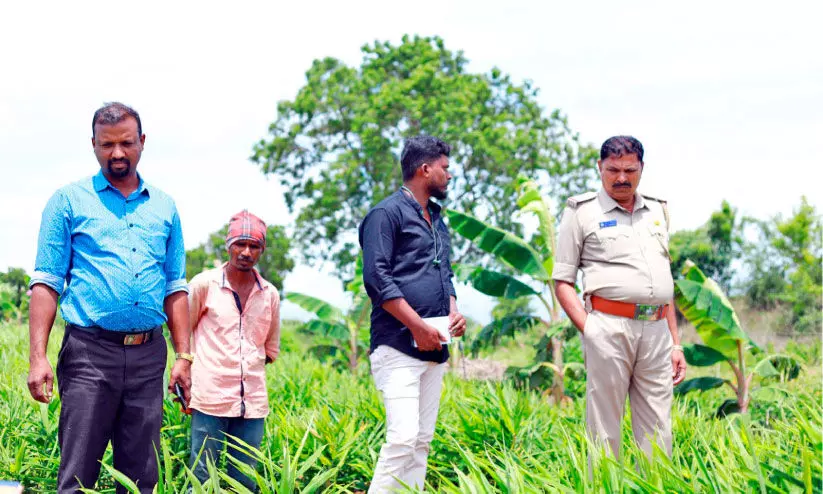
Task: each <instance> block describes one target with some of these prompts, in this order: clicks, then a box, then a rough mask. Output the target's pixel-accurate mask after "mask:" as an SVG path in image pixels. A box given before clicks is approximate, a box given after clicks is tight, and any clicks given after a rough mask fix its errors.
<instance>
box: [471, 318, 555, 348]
mask: <svg viewBox="0 0 823 494" xmlns="http://www.w3.org/2000/svg"><path fill="white" fill-rule="evenodd" d="M541 323H542V321H541V320H540V318H539V317H534V316H508V317H504V318H501V319H497V320H495V321H492V322H490V323H489V324H487V325H485V326H483V328H482V329H481V330H480V332H479V333H478V334H477V336H476V337H475V338H474V340H473V341H472V344H471V348H470V352H471V353H472V355H475V356H476V355H477V353H478V352H479V351H480V350H482V349H483V348H487V347H489V346H494V345H498V344H499V343H500V340H502V339H503V338H504V337H509V338H514V337H516V335H517V333H519V332H522V331H527V330H529V329H531V328H532V327H534V326H535V325H537V324H541Z"/></svg>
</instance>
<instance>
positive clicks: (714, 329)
mask: <svg viewBox="0 0 823 494" xmlns="http://www.w3.org/2000/svg"><path fill="white" fill-rule="evenodd" d="M675 300H676V302H677V306H678V307H679V308H680V311H681V312H683V315H684V316H686V319H688V320H689V322H690V323H692V325H693V326H694V327H695V329H696V330H697V333H698V334H699V335H700V338H701V339H702V340H703V343H704V344H705V345H706V346H708V347H711V348H713V349H715V350H717V351H718V352H720V353H722V354H723V355H725V356H726V357H727V358H730V359H734V360H737V345H738V342H742V344H744V345H747V346H751V347H754V348H756V345H755V344H754V342H753V341H752V340H751V338H749V336H748V335H747V334H746V333H745V332H743V329H742V328H741V325H740V319H738V317H737V313H735V311H734V307H732V304H731V302H730V301H729V299H728V298H727V297H726V295H725V294H724V293H723V290H721V289H720V287H719V286H718V285H717V283H715V282H714V280H712V279H710V278H707V277H706V275H704V274H703V272H702V271H701V270H700V268H698V267H697V266H696V265H695V264H694V263H693V262H692V261H691V260H687V261H686V262H685V264H684V266H683V278H682V279H679V280H677V281H676V282H675Z"/></svg>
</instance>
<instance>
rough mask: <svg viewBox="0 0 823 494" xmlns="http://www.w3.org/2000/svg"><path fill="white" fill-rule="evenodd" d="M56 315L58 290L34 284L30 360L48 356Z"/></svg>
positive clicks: (32, 290) (30, 309)
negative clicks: (47, 351) (50, 335)
mask: <svg viewBox="0 0 823 494" xmlns="http://www.w3.org/2000/svg"><path fill="white" fill-rule="evenodd" d="M56 315H57V292H55V291H54V290H52V289H51V288H49V287H47V286H46V285H41V284H37V285H34V287H32V289H31V302H30V305H29V361H34V360H37V359H41V358H46V349H47V348H48V345H49V334H50V333H51V328H52V326H53V325H54V318H55V316H56Z"/></svg>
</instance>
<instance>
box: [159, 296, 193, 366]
mask: <svg viewBox="0 0 823 494" xmlns="http://www.w3.org/2000/svg"><path fill="white" fill-rule="evenodd" d="M163 305H164V309H165V311H166V317H167V318H168V325H169V333H171V340H172V344H173V345H174V351H176V352H178V353H189V352H190V351H191V327H190V325H189V299H188V296H187V295H186V292H182V291H181V292H175V293H172V294H171V295H169V296H168V297H166V300H165V301H164V304H163Z"/></svg>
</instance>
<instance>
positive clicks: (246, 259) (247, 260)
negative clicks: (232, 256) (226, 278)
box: [237, 256, 252, 262]
mask: <svg viewBox="0 0 823 494" xmlns="http://www.w3.org/2000/svg"><path fill="white" fill-rule="evenodd" d="M237 260H238V261H243V262H252V258H251V257H245V256H238V257H237Z"/></svg>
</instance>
